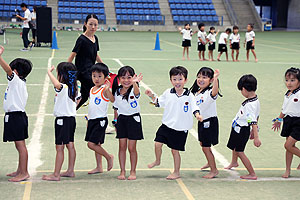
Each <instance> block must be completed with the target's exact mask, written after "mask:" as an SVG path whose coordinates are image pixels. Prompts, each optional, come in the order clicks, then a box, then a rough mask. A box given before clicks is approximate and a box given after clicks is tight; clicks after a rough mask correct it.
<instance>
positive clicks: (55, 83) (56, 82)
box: [48, 65, 61, 90]
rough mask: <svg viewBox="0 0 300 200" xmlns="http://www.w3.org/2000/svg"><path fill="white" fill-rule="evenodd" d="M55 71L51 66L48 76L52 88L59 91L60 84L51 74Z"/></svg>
mask: <svg viewBox="0 0 300 200" xmlns="http://www.w3.org/2000/svg"><path fill="white" fill-rule="evenodd" d="M54 69H55V67H54V66H53V65H52V67H51V68H49V69H48V76H49V78H50V80H51V82H52V83H53V85H54V87H55V88H56V89H57V90H59V89H60V88H61V83H60V82H59V81H58V80H57V79H56V78H55V76H54V75H53V74H52V71H53V70H54Z"/></svg>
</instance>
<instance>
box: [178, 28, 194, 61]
mask: <svg viewBox="0 0 300 200" xmlns="http://www.w3.org/2000/svg"><path fill="white" fill-rule="evenodd" d="M179 31H180V34H181V35H182V47H183V53H182V60H185V57H184V55H185V52H186V57H187V59H188V60H189V59H190V57H189V48H190V47H191V40H192V36H193V34H194V33H193V31H192V29H191V26H190V24H185V25H184V28H183V29H182V28H181V27H179Z"/></svg>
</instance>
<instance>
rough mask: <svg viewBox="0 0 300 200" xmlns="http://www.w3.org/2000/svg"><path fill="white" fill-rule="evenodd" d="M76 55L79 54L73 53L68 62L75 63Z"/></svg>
mask: <svg viewBox="0 0 300 200" xmlns="http://www.w3.org/2000/svg"><path fill="white" fill-rule="evenodd" d="M76 55H77V54H76V53H75V52H72V53H71V55H70V56H69V58H68V62H70V63H71V62H73V60H74V58H75V56H76Z"/></svg>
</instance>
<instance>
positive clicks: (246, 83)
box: [237, 74, 257, 92]
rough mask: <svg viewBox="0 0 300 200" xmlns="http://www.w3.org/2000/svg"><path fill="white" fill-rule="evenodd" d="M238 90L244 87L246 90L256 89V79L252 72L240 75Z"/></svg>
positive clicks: (252, 90)
mask: <svg viewBox="0 0 300 200" xmlns="http://www.w3.org/2000/svg"><path fill="white" fill-rule="evenodd" d="M237 87H238V89H239V90H242V89H243V88H245V89H246V90H247V91H248V92H255V91H256V89H257V80H256V78H255V77H254V76H253V75H252V74H246V75H244V76H242V77H241V78H240V80H239V82H238V84H237Z"/></svg>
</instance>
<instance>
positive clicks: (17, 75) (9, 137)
mask: <svg viewBox="0 0 300 200" xmlns="http://www.w3.org/2000/svg"><path fill="white" fill-rule="evenodd" d="M3 52H4V47H3V46H0V65H1V67H2V68H3V70H4V71H5V72H6V74H7V80H8V84H7V88H6V91H5V94H4V102H3V109H4V112H5V116H4V131H3V142H8V141H9V142H14V143H15V147H16V149H17V151H18V153H19V164H18V169H17V171H16V172H13V173H10V174H7V176H10V177H12V178H11V179H9V181H11V182H20V181H24V180H26V179H28V178H29V177H30V176H29V173H28V170H27V165H28V152H27V148H26V143H25V139H27V138H28V118H27V115H26V112H25V107H26V103H27V98H28V93H27V88H26V80H25V78H26V77H27V76H28V74H29V73H30V72H31V69H32V63H31V62H30V61H29V60H26V59H22V58H17V59H14V60H13V61H12V62H11V63H10V64H9V65H8V64H7V63H6V62H5V61H4V59H3V58H2V54H3Z"/></svg>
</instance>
